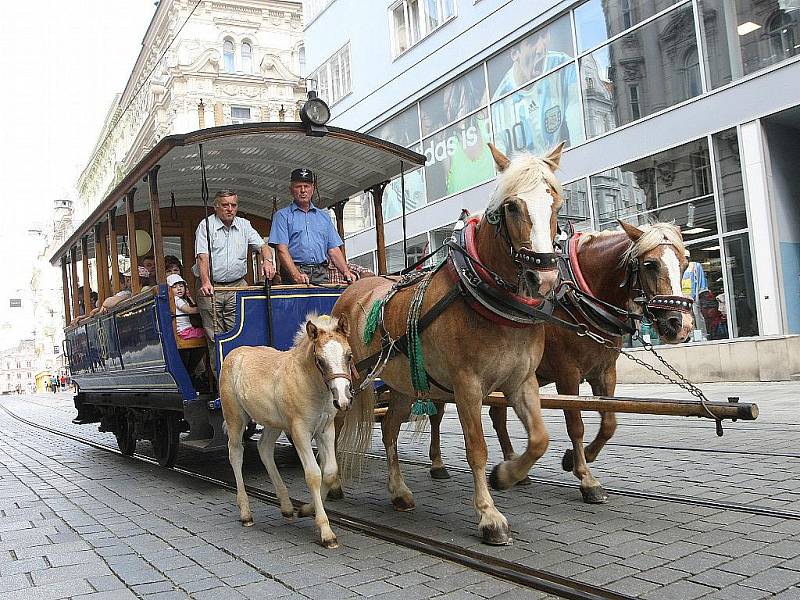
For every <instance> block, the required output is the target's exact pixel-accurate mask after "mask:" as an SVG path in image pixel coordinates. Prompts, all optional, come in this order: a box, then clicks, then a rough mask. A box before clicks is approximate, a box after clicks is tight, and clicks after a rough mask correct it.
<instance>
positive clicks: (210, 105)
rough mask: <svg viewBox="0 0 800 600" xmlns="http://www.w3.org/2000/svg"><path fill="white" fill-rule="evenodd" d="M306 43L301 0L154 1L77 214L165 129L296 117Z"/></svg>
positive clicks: (82, 184)
mask: <svg viewBox="0 0 800 600" xmlns="http://www.w3.org/2000/svg"><path fill="white" fill-rule="evenodd" d="M304 52H305V51H304V48H303V26H302V6H301V3H300V2H291V1H285V0H227V1H225V0H220V1H214V0H206V1H203V2H199V3H198V2H196V1H195V0H163V1H162V2H159V3H158V7H157V8H156V11H155V14H154V15H153V19H152V21H151V22H150V26H149V27H148V30H147V32H146V33H145V35H144V39H143V40H142V51H141V52H140V54H139V56H138V58H137V60H136V64H135V65H134V68H133V71H132V72H131V75H130V78H129V79H128V83H127V85H126V86H125V89H124V90H123V91H122V93H121V94H119V95H118V96H117V97H116V98H115V99H114V101H113V103H112V106H111V108H110V109H109V112H108V114H107V115H106V119H105V122H104V124H103V128H102V130H101V131H100V135H99V137H98V141H97V143H96V145H95V148H94V150H93V151H92V155H91V157H90V159H89V161H88V164H87V166H86V168H85V169H84V171H83V172H82V174H81V176H80V178H79V180H78V183H77V191H78V197H79V200H80V201H79V205H78V206H77V207H76V209H77V215H78V217H79V219H80V218H82V217H83V216H85V215H86V214H88V212H90V211H91V210H92V209H93V208H94V207H95V206H96V205H97V204H98V203H99V202H100V201H101V200H102V198H103V197H104V196H105V194H106V193H107V192H108V191H109V190H110V189H111V188H112V187H113V186H114V185H115V184H117V183H118V182H119V181H120V179H121V178H122V177H123V176H124V175H125V174H126V173H127V172H128V170H129V169H130V168H131V167H132V166H133V165H135V164H136V163H137V162H138V161H139V160H140V159H141V158H142V157H143V156H144V155H145V154H146V153H147V152H148V151H149V150H150V149H151V148H152V147H153V146H155V144H156V143H158V142H159V141H160V140H161V139H162V138H163V137H165V136H167V135H170V134H174V133H185V132H189V131H194V130H197V129H202V128H205V127H214V126H217V125H230V124H232V123H246V122H251V121H280V120H296V119H297V110H298V105H299V103H300V102H302V101H303V100H304V99H305V92H306V86H305V81H304V79H303V75H304V70H305V67H304V62H305V58H304Z"/></svg>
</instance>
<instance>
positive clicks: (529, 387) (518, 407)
mask: <svg viewBox="0 0 800 600" xmlns="http://www.w3.org/2000/svg"><path fill="white" fill-rule="evenodd" d="M506 397H507V398H509V401H510V402H511V405H512V406H513V408H514V411H515V412H516V413H517V416H518V417H519V420H520V421H522V424H523V425H524V426H525V431H527V432H528V446H527V448H526V449H525V452H523V453H522V454H520V455H519V456H517V457H516V458H513V459H511V460H504V461H503V462H501V463H500V464H498V465H496V466H495V467H494V469H492V473H491V476H490V477H489V482H490V483H491V485H492V487H493V488H495V489H500V490H505V489H508V488H510V487H511V486H512V485H514V484H515V483H516V482H518V481H519V480H520V479H522V478H523V477H526V476H527V475H528V471H530V469H531V467H533V465H534V464H535V463H536V461H537V460H539V459H540V458H541V457H542V455H543V454H544V453H545V451H546V450H547V445H548V443H549V441H550V438H549V436H548V434H547V429H546V428H545V425H544V420H543V419H542V407H541V404H540V401H539V383H538V382H537V381H536V376H535V375H534V376H532V377H530V378H529V379H528V380H527V381H525V382H524V383H523V384H522V385H521V386H520V387H519V389H517V390H514V392H513V393H511V394H509V393H507V392H506Z"/></svg>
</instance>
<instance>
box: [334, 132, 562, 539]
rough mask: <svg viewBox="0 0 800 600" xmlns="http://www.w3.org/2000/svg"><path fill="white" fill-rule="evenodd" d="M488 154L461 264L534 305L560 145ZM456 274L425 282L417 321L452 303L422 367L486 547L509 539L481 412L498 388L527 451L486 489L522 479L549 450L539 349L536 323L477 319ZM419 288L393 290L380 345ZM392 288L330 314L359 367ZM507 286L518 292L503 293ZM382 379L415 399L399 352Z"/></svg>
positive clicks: (362, 284)
mask: <svg viewBox="0 0 800 600" xmlns="http://www.w3.org/2000/svg"><path fill="white" fill-rule="evenodd" d="M491 148H492V152H493V154H494V156H495V161H496V162H497V164H498V166H499V168H500V170H501V171H502V172H501V174H500V175H499V177H498V182H497V188H496V191H495V193H494V195H493V197H492V200H491V202H490V203H489V206H488V207H487V210H486V213H485V215H484V216H483V218H481V219H480V221H477V220H475V221H473V222H471V223H468V224H467V226H466V228H465V236H467V237H465V239H468V240H469V241H468V242H465V248H466V249H465V250H464V252H465V253H468V254H469V257H467V258H462V259H461V260H464V261H469V262H470V263H471V264H473V265H475V264H478V263H479V264H480V266H481V269H480V271H481V272H482V273H484V274H487V273H492V274H493V279H492V278H490V277H489V276H488V275H486V278H487V279H492V281H493V282H494V283H493V285H495V286H499V283H498V282H499V281H502V282H504V283H506V284H507V287H504V288H503V290H500V287H495V288H493V289H494V290H495V291H497V293H498V294H505V295H507V296H509V297H512V296H513V298H515V299H516V300H517V301H518V302H524V303H528V304H536V303H538V302H539V301H540V299H541V297H542V296H544V295H547V294H549V293H550V292H551V291H552V290H553V288H554V286H555V283H556V279H557V274H556V271H555V269H554V268H553V267H552V266H549V267H548V268H547V269H545V270H542V269H541V268H537V265H543V264H544V263H548V265H552V264H554V262H555V255H554V254H553V244H552V240H553V238H554V236H555V233H556V213H557V212H558V209H559V207H560V205H561V187H560V185H559V184H558V181H557V180H556V178H555V176H554V174H553V170H554V169H555V168H556V167H557V166H558V163H559V160H560V158H561V147H559V148H557V149H556V150H554V151H553V152H551V153H550V154H549V155H548V156H546V157H544V158H541V159H540V158H534V157H532V156H522V157H519V158H516V159H515V160H514V161H513V162H512V161H509V160H508V159H507V158H506V157H505V156H503V155H502V153H500V152H499V151H497V150H496V149H495V148H494V147H491ZM456 254H457V251H456V250H452V249H451V259H452V260H454V258H453V256H454V255H456ZM460 257H461V254H459V258H460ZM458 277H459V276H458V274H457V272H456V271H455V268H454V267H453V263H452V262H449V263H448V265H447V266H446V268H441V269H439V270H437V271H436V272H435V273H433V274H432V275H431V276H430V279H428V283H429V285H428V287H427V290H426V292H425V293H424V297H423V298H422V306H421V310H419V314H420V315H425V314H426V313H428V311H430V310H431V308H432V307H433V306H434V305H437V303H439V302H440V301H441V300H442V299H444V298H447V297H450V298H452V302H451V303H450V304H447V306H446V308H444V309H443V311H442V312H441V313H440V314H439V315H438V316H437V317H436V318H435V319H433V321H432V322H430V324H429V326H428V327H427V328H425V329H424V330H422V331H421V333H420V338H421V343H422V347H423V349H424V369H425V370H426V371H427V374H428V377H429V380H430V381H431V382H433V383H434V385H433V386H432V387H431V389H430V392H431V396H432V397H433V398H438V399H441V400H444V399H448V400H449V399H452V398H454V400H452V401H454V402H455V404H456V407H457V408H458V416H459V418H460V420H461V426H462V429H463V433H464V441H465V446H466V454H467V460H468V462H469V465H470V467H471V468H472V474H473V480H474V488H475V496H474V506H475V510H476V512H477V514H478V517H479V525H478V529H479V531H480V533H481V535H482V537H483V540H484V541H485V542H487V543H489V544H507V543H509V542H510V538H509V528H508V522H507V521H506V518H505V517H504V516H503V515H502V514H501V513H500V512H499V511H498V510H497V508H495V505H494V501H493V500H492V497H491V495H490V493H489V489H488V486H487V483H486V473H485V468H486V461H487V449H486V442H485V440H484V436H483V427H482V425H481V405H482V401H483V398H485V397H486V395H487V394H489V393H490V392H492V391H495V390H501V391H502V392H504V393H505V395H506V396H507V397H508V398H510V399H511V400H510V404H511V406H512V407H513V408H514V410H515V411H516V413H517V415H518V416H519V418H520V420H521V421H522V423H523V424H524V425H525V429H526V431H527V432H528V446H527V449H526V450H525V452H524V453H522V454H521V455H519V456H517V457H514V458H513V459H512V460H508V461H504V462H502V463H500V464H498V465H497V466H495V468H494V470H493V471H492V479H491V482H492V485H493V487H496V488H501V489H505V488H509V487H511V486H512V485H514V483H516V482H517V481H519V480H520V479H522V478H523V477H525V476H526V474H527V473H528V471H529V470H530V468H531V467H532V466H533V465H534V463H535V462H536V461H537V460H538V459H539V457H541V456H542V454H544V452H545V450H546V449H547V444H548V436H547V431H546V429H545V426H544V422H543V420H542V415H541V407H540V404H539V383H538V381H537V379H536V367H537V366H538V364H539V359H540V358H541V355H542V350H543V347H544V328H543V327H542V325H541V324H540V323H537V324H535V325H532V326H527V327H511V326H508V327H507V326H499V325H498V324H497V323H496V322H494V321H492V320H490V319H488V318H485V317H484V316H481V314H479V312H478V310H479V307H477V304H476V303H473V301H472V300H473V297H472V296H462V295H461V293H462V291H463V289H464V288H461V287H459V286H460V285H462V286H463V285H465V284H464V283H463V282H462V283H459V282H458V281H457V280H458ZM481 277H484V276H483V275H481ZM424 283H425V281H424V280H423V284H424ZM420 285H422V284H421V283H416V284H412V285H409V286H405V287H399V288H398V289H397V290H396V293H394V295H393V296H391V299H390V300H389V301H388V302H387V304H386V305H385V306H384V309H383V321H382V324H381V328H379V332H380V331H381V329H382V331H383V332H385V334H386V336H388V338H387V339H393V340H396V339H397V338H399V337H400V336H401V335H402V334H404V333H405V332H406V330H407V317H408V314H409V311H410V307H411V306H412V304H413V302H412V297H414V296H416V295H418V294H417V292H418V288H419V286H420ZM475 285H477V284H475ZM487 285H491V284H488V283H487ZM390 288H392V281H387V279H386V278H382V277H381V278H379V277H371V278H369V279H363V280H361V281H357V282H356V283H354V284H353V285H352V286H350V287H349V288H348V289H347V290H345V292H344V293H343V294H342V296H341V297H340V298H339V300H338V301H337V302H336V305H335V306H334V308H333V314H334V315H338V316H344V317H347V319H348V320H349V321H350V322H351V323H352V324H353V328H352V329H353V332H352V335H351V336H350V346H351V347H352V348H353V353H354V355H355V357H356V364H359V361H362V360H363V359H365V358H367V357H372V356H374V355H375V354H376V353H377V352H379V351H380V349H381V348H382V340H380V339H379V338H380V335H376V336H375V339H373V340H372V341H371V343H369V344H366V343H365V341H364V338H363V332H364V331H365V327H366V321H367V316H368V313H370V312H371V308H372V307H374V303H375V302H376V301H382V300H383V299H384V298H385V297H386V296H387V294H389V292H390ZM509 288H513V290H514V291H515V292H517V293H516V294H512V293H511V292H509V291H507V290H508V289H509ZM522 294H524V296H523V295H522ZM373 314H374V313H373ZM422 318H424V317H422ZM512 324H513V323H512ZM384 347H385V346H384ZM380 377H381V379H382V380H383V382H384V383H385V384H386V385H387V386H388V387H389V388H391V389H392V391H393V393H392V396H393V397H394V398H397V399H398V401H401V402H402V401H404V400H405V401H410V400H408V399H409V397H411V396H414V395H415V388H414V386H413V385H412V379H411V376H410V373H409V360H408V359H407V358H406V357H405V356H404V355H401V354H398V355H396V356H395V358H393V359H392V360H389V361H388V363H387V364H386V367H385V369H384V370H383V371H382V373H381V375H380ZM440 385H441V386H442V387H439V386H440ZM446 390H453V392H452V394H451V393H450V392H448V391H446ZM359 401H362V402H364V404H369V403H373V402H374V393H373V392H372V387H371V386H369V387H367V388H366V390H365V392H364V393H362V394H361V395H360V397H359ZM371 408H372V407H371V406H370V407H369V410H364V409H363V407H362V413H361V414H362V415H363V414H367V415H368V419H365V420H364V421H362V423H361V424H360V426H361V428H368V430H369V431H371V429H372V425H373V416H372V410H371ZM346 429H347V427H346V426H345V430H346ZM346 437H347V436H346V435H344V432H343V435H342V437H341V438H340V443H339V448H340V450H341V449H342V448H346V444H344V443H343V442H345V440H346ZM396 438H397V432H396V431H384V434H383V440H384V444H385V447H386V455H387V459H388V469H389V493H390V496H391V499H392V503H393V504H394V506H395V508H396V509H397V510H411V509H413V508H414V498H413V495H412V493H411V490H409V489H408V487H407V486H406V484H405V482H404V480H403V476H402V474H401V472H400V465H399V461H398V457H397V447H396V445H395V440H396Z"/></svg>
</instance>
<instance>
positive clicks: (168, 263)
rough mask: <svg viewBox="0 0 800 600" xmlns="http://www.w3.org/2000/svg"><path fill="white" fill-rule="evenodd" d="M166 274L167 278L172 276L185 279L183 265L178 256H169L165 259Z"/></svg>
mask: <svg viewBox="0 0 800 600" xmlns="http://www.w3.org/2000/svg"><path fill="white" fill-rule="evenodd" d="M164 273H165V274H166V276H167V277H169V276H170V275H180V276H181V277H183V265H182V264H181V261H180V259H179V258H178V257H177V256H174V255H172V254H167V255H166V256H165V257H164Z"/></svg>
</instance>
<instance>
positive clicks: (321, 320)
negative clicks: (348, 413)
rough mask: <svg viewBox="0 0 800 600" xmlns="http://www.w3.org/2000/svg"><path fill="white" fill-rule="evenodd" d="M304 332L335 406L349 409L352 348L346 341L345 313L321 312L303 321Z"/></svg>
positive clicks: (347, 327)
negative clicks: (328, 313) (323, 313)
mask: <svg viewBox="0 0 800 600" xmlns="http://www.w3.org/2000/svg"><path fill="white" fill-rule="evenodd" d="M305 332H306V335H307V336H308V340H309V341H310V342H311V351H312V354H313V356H314V364H315V365H316V366H317V369H319V372H320V373H321V374H322V379H323V380H324V381H325V385H326V386H327V388H328V390H329V391H330V393H331V398H332V399H333V405H334V406H335V407H336V408H337V409H338V410H349V409H350V402H351V400H352V398H353V390H352V382H353V379H352V375H353V372H354V370H355V369H354V365H353V352H352V351H351V350H350V344H349V343H348V342H347V336H348V335H350V325H349V323H348V321H347V317H345V316H340V317H338V318H336V317H330V316H328V315H322V316H319V317H316V316H314V317H311V318H309V319H308V321H306V330H305Z"/></svg>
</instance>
